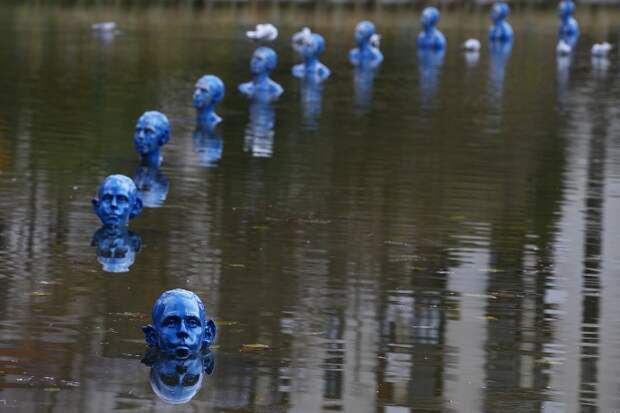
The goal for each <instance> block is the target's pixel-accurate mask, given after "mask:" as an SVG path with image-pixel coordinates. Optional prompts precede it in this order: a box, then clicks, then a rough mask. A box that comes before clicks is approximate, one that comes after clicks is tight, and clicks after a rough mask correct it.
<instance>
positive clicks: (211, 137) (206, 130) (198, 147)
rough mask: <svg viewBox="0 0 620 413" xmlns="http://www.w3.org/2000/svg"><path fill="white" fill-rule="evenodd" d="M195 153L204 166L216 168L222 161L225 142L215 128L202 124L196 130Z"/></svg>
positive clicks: (194, 136)
mask: <svg viewBox="0 0 620 413" xmlns="http://www.w3.org/2000/svg"><path fill="white" fill-rule="evenodd" d="M193 138H194V151H196V153H197V154H198V160H199V161H200V164H201V165H202V166H206V167H215V166H217V164H218V163H219V162H220V159H222V152H223V151H224V140H223V139H222V137H221V136H220V135H219V134H218V133H216V131H215V130H214V129H213V128H210V127H208V126H204V125H201V124H198V125H196V129H194V135H193Z"/></svg>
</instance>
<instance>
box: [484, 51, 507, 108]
mask: <svg viewBox="0 0 620 413" xmlns="http://www.w3.org/2000/svg"><path fill="white" fill-rule="evenodd" d="M511 52H512V42H511V41H508V42H489V97H490V99H491V105H492V106H500V105H501V103H502V96H503V94H504V78H505V77H506V66H507V65H508V60H509V59H510V54H511Z"/></svg>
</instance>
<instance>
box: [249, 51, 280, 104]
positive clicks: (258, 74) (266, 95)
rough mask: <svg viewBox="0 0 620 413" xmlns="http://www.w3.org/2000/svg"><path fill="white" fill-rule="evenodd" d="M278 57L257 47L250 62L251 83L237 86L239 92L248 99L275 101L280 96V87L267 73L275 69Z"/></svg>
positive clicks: (273, 52) (274, 53)
mask: <svg viewBox="0 0 620 413" xmlns="http://www.w3.org/2000/svg"><path fill="white" fill-rule="evenodd" d="M277 63H278V55H277V54H276V52H275V51H274V50H273V49H270V48H269V47H259V48H258V49H256V50H255V51H254V54H253V55H252V59H251V60H250V71H251V72H252V77H253V79H252V81H251V82H246V83H242V84H240V85H239V91H240V92H241V93H243V94H244V95H246V96H248V97H250V98H258V99H262V100H265V101H271V100H275V99H277V98H278V97H279V96H280V95H281V94H282V91H283V89H282V86H280V85H279V84H277V83H276V82H274V81H273V80H271V79H270V78H269V73H270V72H271V71H272V70H273V69H275V67H276V65H277Z"/></svg>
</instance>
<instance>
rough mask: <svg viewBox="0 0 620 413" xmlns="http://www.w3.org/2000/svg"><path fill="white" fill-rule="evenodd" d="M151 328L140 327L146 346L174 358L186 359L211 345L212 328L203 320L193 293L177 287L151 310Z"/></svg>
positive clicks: (202, 311)
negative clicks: (157, 349)
mask: <svg viewBox="0 0 620 413" xmlns="http://www.w3.org/2000/svg"><path fill="white" fill-rule="evenodd" d="M151 315H152V319H153V325H147V326H145V327H143V328H142V330H143V331H144V334H145V340H146V343H147V344H148V345H149V346H151V347H157V348H159V349H160V350H161V351H163V352H164V353H167V354H169V355H172V356H175V357H177V358H187V357H189V356H190V355H192V354H197V353H199V352H200V351H201V350H205V349H207V348H208V347H209V346H210V345H211V343H213V341H214V339H215V334H216V327H215V323H214V322H213V320H208V319H207V314H206V311H205V306H204V304H203V303H202V301H201V300H200V298H198V296H197V295H196V294H194V293H193V292H191V291H187V290H183V289H180V288H177V289H174V290H169V291H166V292H164V293H162V295H160V296H159V298H158V299H157V301H155V304H154V305H153V311H152V314H151Z"/></svg>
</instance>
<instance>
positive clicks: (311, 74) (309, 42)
mask: <svg viewBox="0 0 620 413" xmlns="http://www.w3.org/2000/svg"><path fill="white" fill-rule="evenodd" d="M294 38H295V39H296V40H297V42H299V45H298V48H297V50H298V51H299V54H300V55H301V57H302V58H303V59H304V62H303V63H301V64H298V65H295V66H293V75H294V76H295V77H300V78H311V79H313V80H316V81H323V80H325V79H327V78H328V77H329V75H330V73H331V71H330V70H329V68H328V67H327V66H325V65H324V64H323V63H321V62H320V61H319V55H320V54H321V53H323V51H325V39H323V36H321V35H320V34H318V33H312V32H311V31H310V30H309V29H305V30H303V31H301V32H299V33H297V34H296V35H295V36H294Z"/></svg>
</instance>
